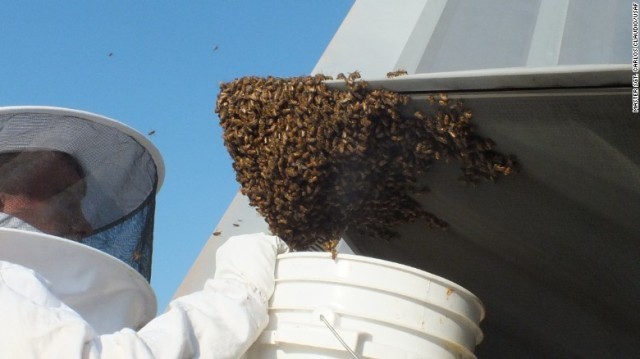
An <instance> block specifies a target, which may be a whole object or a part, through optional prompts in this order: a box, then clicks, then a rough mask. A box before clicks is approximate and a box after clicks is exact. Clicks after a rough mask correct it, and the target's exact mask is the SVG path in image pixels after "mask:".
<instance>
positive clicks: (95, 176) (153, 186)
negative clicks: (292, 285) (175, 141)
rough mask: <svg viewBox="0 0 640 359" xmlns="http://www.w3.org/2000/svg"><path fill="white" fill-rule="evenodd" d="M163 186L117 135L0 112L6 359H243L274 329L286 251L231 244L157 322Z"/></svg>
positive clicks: (123, 129) (76, 114) (261, 243)
mask: <svg viewBox="0 0 640 359" xmlns="http://www.w3.org/2000/svg"><path fill="white" fill-rule="evenodd" d="M162 179H163V163H162V159H161V157H160V155H159V154H158V152H157V150H156V149H155V147H154V146H153V145H152V144H151V143H150V142H149V141H148V140H147V139H146V138H144V136H141V135H140V134H139V133H137V132H135V131H134V130H132V129H131V128H129V127H127V126H125V125H123V124H121V123H119V122H116V121H113V120H110V119H108V118H105V117H102V116H98V115H94V114H90V113H87V112H81V111H75V110H69V109H60V108H51V107H5V108H0V227H1V228H0V318H2V321H1V323H0V354H1V355H0V356H1V357H6V358H171V359H174V358H194V357H202V358H238V357H240V356H241V355H242V354H243V353H244V352H245V351H246V350H247V349H248V348H249V346H251V344H252V343H253V341H254V340H255V339H256V338H257V337H258V335H259V334H260V332H261V331H262V330H263V329H264V328H265V327H266V325H267V322H268V315H267V301H268V299H269V298H270V296H271V295H272V293H273V290H274V268H275V261H276V256H277V254H279V253H284V252H286V251H287V250H288V248H287V246H286V244H284V242H282V241H281V240H280V239H278V238H277V237H274V236H268V235H265V234H253V235H243V236H237V237H232V238H230V239H228V240H227V242H226V243H225V244H224V245H222V246H221V247H220V249H219V250H218V252H217V253H216V264H215V273H212V278H211V279H209V280H208V281H207V282H206V284H205V285H204V288H203V289H202V290H201V291H198V292H195V293H193V294H190V295H187V296H184V297H181V298H178V299H176V300H174V301H173V302H171V304H170V305H169V308H168V309H167V311H166V312H165V313H164V314H162V315H160V316H157V317H155V315H156V301H155V296H154V294H153V292H152V291H151V288H150V286H149V280H150V277H151V257H152V244H153V218H154V210H155V196H156V192H157V190H158V189H159V188H160V186H161V184H162ZM176 240H188V239H185V238H177V239H176ZM154 317H155V318H154Z"/></svg>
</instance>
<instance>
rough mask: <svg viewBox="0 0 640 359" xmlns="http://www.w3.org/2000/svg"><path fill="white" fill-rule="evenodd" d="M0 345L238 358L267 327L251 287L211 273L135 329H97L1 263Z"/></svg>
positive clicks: (59, 353) (52, 351) (72, 353)
mask: <svg viewBox="0 0 640 359" xmlns="http://www.w3.org/2000/svg"><path fill="white" fill-rule="evenodd" d="M0 318H2V323H1V325H0V348H2V355H3V357H4V356H6V357H10V358H36V357H37V358H90V359H94V358H95V359H97V358H103V359H111V358H114V359H115V358H118V359H119V358H138V359H147V358H154V359H157V358H171V359H175V358H198V357H202V358H238V357H240V356H241V355H242V354H243V353H244V352H245V351H246V350H247V349H248V348H249V346H250V345H251V344H252V343H253V341H254V340H255V339H256V338H257V337H258V335H259V334H260V332H261V331H262V330H263V329H264V328H265V327H266V325H267V322H268V315H267V303H266V302H265V301H264V300H263V299H262V297H261V295H260V293H259V292H258V290H257V289H256V288H254V287H252V286H251V285H249V284H247V283H244V282H241V281H237V280H233V279H211V280H209V281H208V282H207V283H206V285H205V287H204V289H203V290H202V291H199V292H196V293H193V294H190V295H188V296H185V297H182V298H178V299H176V300H174V301H173V302H172V303H171V304H170V306H169V310H167V312H166V313H164V314H162V315H160V316H158V317H157V318H155V319H153V320H152V321H151V322H149V323H148V324H147V325H146V326H144V327H143V328H142V329H140V330H139V331H137V332H136V331H134V330H131V329H123V330H121V331H118V332H116V333H113V334H108V335H96V334H95V332H94V330H93V329H92V328H91V326H89V324H87V323H86V321H84V320H83V319H82V318H81V317H80V316H79V315H78V314H77V313H76V312H75V311H73V310H72V309H71V308H69V307H67V306H66V305H64V303H61V302H60V301H59V300H57V298H56V297H55V296H54V295H53V294H51V293H50V292H49V291H48V288H47V285H46V282H45V281H44V280H43V279H42V278H40V277H39V276H38V275H37V274H36V273H35V272H33V271H31V270H29V269H27V268H24V267H22V266H18V265H12V264H10V263H7V262H0Z"/></svg>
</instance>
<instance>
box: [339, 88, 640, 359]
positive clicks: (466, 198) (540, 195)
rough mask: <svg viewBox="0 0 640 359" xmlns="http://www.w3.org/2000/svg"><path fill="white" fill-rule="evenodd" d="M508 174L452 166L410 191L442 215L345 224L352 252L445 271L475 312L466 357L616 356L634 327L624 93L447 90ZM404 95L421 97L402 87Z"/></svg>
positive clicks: (637, 129) (634, 149) (628, 124)
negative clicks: (478, 304) (352, 228)
mask: <svg viewBox="0 0 640 359" xmlns="http://www.w3.org/2000/svg"><path fill="white" fill-rule="evenodd" d="M449 95H450V97H454V98H455V97H459V98H462V99H463V100H464V101H465V103H466V104H467V105H468V107H469V108H471V109H473V111H474V119H473V122H475V123H476V124H477V126H478V128H479V133H480V134H481V135H483V136H486V137H489V138H491V139H493V140H494V141H495V142H496V143H497V145H498V146H497V149H498V150H499V151H500V152H503V153H509V154H514V155H515V156H517V159H518V161H519V162H520V163H521V166H522V171H521V172H520V173H518V174H516V175H512V176H509V177H504V178H502V179H500V181H498V182H497V183H481V184H479V185H478V186H477V187H469V186H465V185H464V184H462V183H460V182H458V181H457V178H458V176H459V170H458V168H457V166H456V164H455V163H452V164H449V165H436V166H435V167H434V168H433V169H432V170H431V171H429V172H428V173H427V174H425V176H424V178H422V179H421V181H424V183H425V184H427V185H428V186H429V187H430V188H431V193H429V194H426V195H423V196H420V197H416V198H417V199H419V200H420V202H421V203H422V205H423V207H424V208H425V209H427V210H429V211H431V212H432V213H433V214H435V215H437V216H439V217H440V218H441V219H443V220H445V221H447V222H448V223H449V224H450V228H449V229H448V230H447V231H444V232H443V231H439V230H431V229H428V228H427V226H426V225H425V224H424V223H414V224H409V225H404V226H400V227H397V228H395V229H396V230H397V231H398V232H399V233H400V234H401V238H399V239H398V240H395V241H392V242H387V241H384V240H376V239H372V238H366V237H363V236H361V235H360V234H358V233H352V232H349V233H348V234H347V235H346V236H345V239H346V240H347V242H348V243H349V245H351V247H352V248H354V250H355V251H356V253H359V254H363V255H367V256H372V257H377V258H381V259H387V260H391V261H395V262H399V263H403V264H407V265H412V266H415V267H417V268H421V269H423V270H426V271H429V272H432V273H435V274H437V275H440V276H443V277H445V278H448V279H450V280H452V281H454V282H456V283H458V284H460V285H462V286H464V287H466V288H467V289H469V290H471V291H472V292H473V293H474V294H476V295H477V296H478V297H479V298H481V299H482V300H483V302H484V304H485V306H486V309H487V319H486V321H485V322H484V323H483V324H482V329H483V331H484V334H485V340H484V342H483V343H482V344H480V345H479V346H478V348H477V351H476V352H477V354H478V356H479V357H480V358H568V357H571V358H574V357H575V358H605V357H609V358H630V357H634V355H635V354H636V353H637V344H638V342H639V334H638V333H640V284H639V282H638V278H640V141H639V140H638V138H640V118H638V116H635V115H632V114H631V96H630V89H629V88H615V87H601V88H598V89H556V90H522V91H494V92H465V93H458V95H457V96H456V93H450V94H449ZM414 97H415V101H414V102H426V101H420V100H421V98H424V95H419V94H416V95H415V96H414Z"/></svg>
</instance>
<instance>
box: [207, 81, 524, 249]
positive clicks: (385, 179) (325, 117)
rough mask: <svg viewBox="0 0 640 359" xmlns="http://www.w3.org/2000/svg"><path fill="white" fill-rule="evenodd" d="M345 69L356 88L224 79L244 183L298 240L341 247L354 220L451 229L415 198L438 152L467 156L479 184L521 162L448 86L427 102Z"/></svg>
mask: <svg viewBox="0 0 640 359" xmlns="http://www.w3.org/2000/svg"><path fill="white" fill-rule="evenodd" d="M337 78H338V79H342V80H344V81H345V83H346V90H335V89H329V88H328V87H327V86H326V84H325V80H327V79H330V78H328V77H325V76H322V75H316V76H305V77H293V78H277V77H266V78H264V77H243V78H239V79H236V80H234V81H232V82H228V83H223V84H222V85H221V86H220V93H219V95H218V99H217V103H216V110H215V111H216V113H217V114H218V116H219V118H220V124H221V126H222V128H223V130H224V135H223V136H224V143H225V146H226V147H227V150H228V151H229V154H230V155H231V157H232V159H233V168H234V170H235V172H236V178H237V180H238V182H239V183H240V184H241V192H242V193H243V194H245V195H246V196H247V197H248V198H249V200H250V203H251V205H252V206H254V207H256V208H257V210H258V212H259V213H260V214H261V215H262V216H264V218H265V219H266V221H267V223H268V225H269V227H270V230H271V231H272V232H273V233H274V234H276V235H278V236H279V237H281V238H282V239H283V240H284V241H285V242H287V243H288V244H289V246H290V247H291V248H292V249H294V250H305V249H307V248H309V247H310V246H316V247H317V246H318V245H319V244H320V245H323V246H324V248H325V249H327V250H331V249H332V248H334V246H335V243H337V240H338V239H339V238H340V237H341V235H342V234H343V233H344V231H345V230H346V228H347V227H349V228H350V229H355V230H358V231H361V232H365V233H367V234H369V235H371V236H376V237H381V238H385V239H391V238H392V237H393V236H394V233H393V232H392V231H390V230H389V228H391V227H393V226H395V225H398V224H403V223H408V222H412V221H415V220H418V219H421V220H424V221H426V223H427V224H428V225H429V226H430V227H434V228H446V226H447V224H446V223H445V222H444V221H442V220H440V219H438V218H437V217H436V216H435V215H433V214H431V213H428V212H426V211H424V210H423V209H422V208H421V206H420V204H419V203H418V202H417V201H416V200H414V199H413V197H412V195H413V194H415V193H416V192H417V191H420V190H427V189H426V188H419V186H418V184H417V183H418V177H419V176H422V174H423V173H425V172H427V171H428V169H429V168H430V167H431V166H432V165H433V164H434V162H435V161H439V160H443V161H451V160H457V161H459V162H460V163H461V166H462V175H461V178H462V179H463V180H464V181H466V182H470V183H475V182H477V181H478V180H483V179H484V180H495V179H497V178H498V177H500V176H502V175H508V174H510V173H512V172H514V171H515V168H516V164H515V162H514V160H513V159H512V158H511V157H509V156H505V155H502V154H500V153H498V152H496V151H494V146H495V145H494V143H493V142H492V141H491V140H489V139H486V138H481V137H479V136H478V135H476V133H475V129H474V127H473V126H472V125H471V124H470V121H471V119H472V112H471V111H470V110H469V109H466V108H464V106H463V104H462V103H461V102H459V101H451V100H449V99H448V97H447V95H446V94H436V95H432V96H430V97H429V108H430V110H429V111H417V110H415V109H414V110H412V109H411V106H410V103H411V100H410V98H409V97H408V96H406V95H403V94H399V93H396V92H392V91H388V90H384V89H378V88H376V89H373V88H369V86H368V84H367V83H366V82H365V81H363V80H362V79H359V74H358V73H357V72H354V73H351V74H349V75H348V76H344V75H339V76H338V77H337Z"/></svg>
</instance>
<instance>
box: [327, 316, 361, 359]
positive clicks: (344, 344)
mask: <svg viewBox="0 0 640 359" xmlns="http://www.w3.org/2000/svg"><path fill="white" fill-rule="evenodd" d="M320 320H322V321H323V322H324V324H325V325H326V326H327V328H329V330H330V331H331V333H333V335H334V336H335V337H336V339H338V341H339V342H340V344H342V346H343V347H344V348H345V349H346V350H347V351H348V352H349V354H351V356H352V357H353V358H354V359H360V357H358V354H356V353H355V352H354V351H353V350H351V348H349V345H347V343H346V342H345V341H344V339H342V337H341V336H340V334H338V332H337V331H336V330H335V329H334V328H333V326H332V325H331V324H329V322H328V321H327V319H326V318H325V317H324V314H320Z"/></svg>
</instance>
